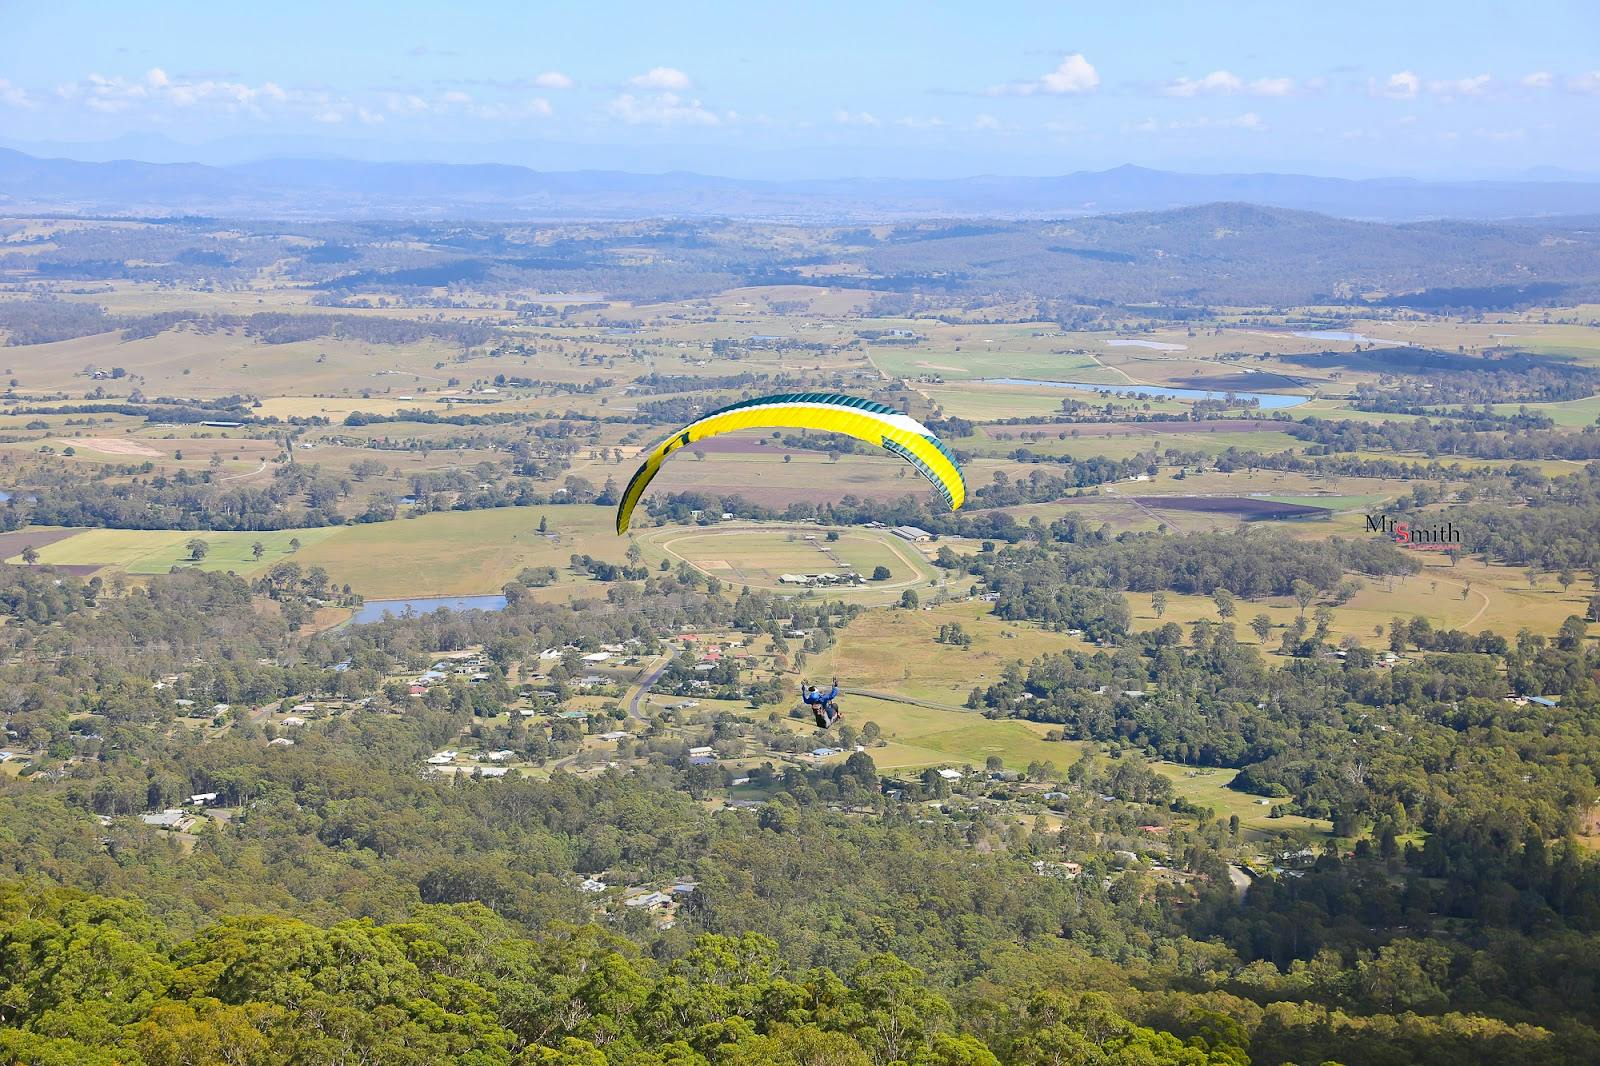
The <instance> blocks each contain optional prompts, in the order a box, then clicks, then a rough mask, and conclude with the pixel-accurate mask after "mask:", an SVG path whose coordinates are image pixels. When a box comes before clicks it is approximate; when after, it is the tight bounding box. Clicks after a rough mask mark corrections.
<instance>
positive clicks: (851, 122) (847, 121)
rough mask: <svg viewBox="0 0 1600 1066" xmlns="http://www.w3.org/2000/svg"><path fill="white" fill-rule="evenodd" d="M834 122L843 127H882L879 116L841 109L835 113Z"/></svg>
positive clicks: (868, 112) (866, 112)
mask: <svg viewBox="0 0 1600 1066" xmlns="http://www.w3.org/2000/svg"><path fill="white" fill-rule="evenodd" d="M833 121H835V122H837V123H838V124H839V125H841V126H881V125H882V123H881V122H879V121H878V116H876V115H874V114H873V113H872V112H870V111H846V110H845V109H844V108H842V107H841V108H839V109H838V110H837V111H835V112H834V113H833Z"/></svg>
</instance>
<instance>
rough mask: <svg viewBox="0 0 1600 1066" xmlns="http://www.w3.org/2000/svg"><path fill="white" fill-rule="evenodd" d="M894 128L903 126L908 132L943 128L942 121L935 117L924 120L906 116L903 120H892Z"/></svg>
mask: <svg viewBox="0 0 1600 1066" xmlns="http://www.w3.org/2000/svg"><path fill="white" fill-rule="evenodd" d="M894 124H895V125H896V126H904V127H905V128H906V129H908V130H936V129H940V128H941V127H943V126H944V119H942V118H940V117H939V116H937V115H931V116H929V117H927V118H924V117H922V116H920V115H906V116H905V117H904V118H897V119H895V120H894Z"/></svg>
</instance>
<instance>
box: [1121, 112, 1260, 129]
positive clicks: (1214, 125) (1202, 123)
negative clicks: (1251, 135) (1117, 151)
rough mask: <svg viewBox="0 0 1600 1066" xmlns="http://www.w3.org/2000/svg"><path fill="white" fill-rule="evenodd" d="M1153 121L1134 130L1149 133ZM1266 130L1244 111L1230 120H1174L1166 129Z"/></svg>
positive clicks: (1210, 118)
mask: <svg viewBox="0 0 1600 1066" xmlns="http://www.w3.org/2000/svg"><path fill="white" fill-rule="evenodd" d="M1153 121H1154V120H1153V119H1146V120H1145V121H1144V122H1142V123H1140V124H1139V126H1138V127H1136V128H1137V129H1138V130H1139V131H1140V132H1142V133H1149V132H1151V131H1152V130H1153V128H1154V127H1152V126H1151V123H1152V122H1153ZM1266 128H1267V124H1266V122H1265V121H1263V120H1262V118H1261V116H1260V115H1258V114H1256V113H1255V112H1254V111H1246V112H1245V113H1244V114H1242V115H1234V116H1232V117H1230V118H1212V117H1211V116H1209V115H1201V116H1200V117H1199V118H1184V119H1174V120H1173V121H1171V122H1169V123H1167V129H1169V130H1204V129H1234V130H1257V131H1259V130H1264V129H1266Z"/></svg>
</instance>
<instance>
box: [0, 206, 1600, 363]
mask: <svg viewBox="0 0 1600 1066" xmlns="http://www.w3.org/2000/svg"><path fill="white" fill-rule="evenodd" d="M3 188H4V181H3V178H0V189H3ZM3 207H4V194H3V193H0V208H3ZM232 231H237V233H238V234H239V235H238V236H237V237H235V238H229V237H227V236H225V235H222V234H219V232H218V227H217V225H216V223H215V222H214V221H211V220H206V219H171V220H165V221H162V222H160V223H150V224H145V225H137V224H125V225H119V226H117V227H109V226H101V227H82V228H79V229H64V230H62V231H60V232H57V233H54V234H52V236H51V239H50V240H49V241H48V242H45V241H42V240H32V241H31V246H30V251H29V254H28V255H27V256H26V262H27V266H28V268H29V272H30V276H34V277H38V278H48V279H53V280H56V281H60V282H79V281H117V280H126V281H140V282H155V283H168V284H171V283H177V284H196V283H210V282H212V281H215V282H231V283H247V282H249V281H250V279H252V278H254V277H256V276H257V274H258V272H260V271H262V270H264V269H268V268H270V269H272V270H274V271H277V270H282V271H283V272H284V276H285V277H286V278H288V279H289V280H292V281H294V282H296V283H301V284H304V285H306V286H307V287H309V288H311V289H312V290H314V291H315V293H316V297H315V298H316V300H317V301H319V302H323V303H327V304H338V303H339V302H340V301H341V300H343V299H346V298H350V297H359V296H365V295H370V294H371V293H373V292H378V293H385V294H391V295H401V296H408V297H419V296H422V295H424V294H426V293H427V292H428V291H429V290H430V288H432V287H435V286H445V285H459V284H471V285H474V286H477V287H481V288H484V289H487V290H491V291H513V290H517V291H520V290H525V289H532V290H540V291H550V292H555V291H566V290H578V291H599V292H600V293H602V294H603V295H604V296H606V297H607V298H611V299H636V300H657V299H667V298H672V299H680V298H684V297H687V296H692V295H704V294H707V293H712V292H717V291H721V290H723V289H726V288H728V287H730V286H738V285H756V284H799V285H810V284H814V283H815V276H814V274H813V273H812V271H813V270H814V268H815V267H816V265H817V263H819V262H825V261H831V262H835V263H837V264H838V269H836V270H834V271H832V272H830V274H829V284H830V285H831V286H834V287H837V288H851V289H859V290H863V291H870V292H872V293H873V294H875V295H874V300H875V303H874V307H875V308H876V309H877V310H879V311H883V312H885V313H903V312H904V311H905V310H907V309H909V308H910V307H911V306H912V304H913V303H914V302H915V301H916V300H917V299H918V298H919V294H920V298H921V299H922V300H924V301H929V300H934V301H942V306H949V305H951V304H952V303H954V304H956V305H963V304H966V305H972V306H977V305H981V304H984V303H986V302H989V301H992V300H994V299H995V298H999V299H1001V300H1005V301H1014V302H1018V303H1021V304H1024V305H1025V306H1030V307H1034V308H1035V309H1036V311H1035V313H1036V314H1037V315H1038V316H1039V317H1042V318H1052V317H1059V318H1065V317H1070V316H1071V315H1072V314H1074V313H1081V309H1082V308H1083V307H1085V306H1089V307H1095V306H1101V307H1103V306H1107V305H1130V306H1138V307H1139V308H1141V309H1143V310H1144V311H1146V312H1151V313H1163V314H1170V315H1174V316H1180V317H1192V316H1193V315H1196V314H1202V313H1203V312H1202V311H1201V310H1200V309H1201V308H1203V307H1205V306H1206V305H1211V306H1230V305H1231V306H1240V305H1245V306H1249V305H1259V304H1266V305H1277V306H1293V305H1296V304H1319V305H1321V304H1344V305H1347V306H1351V307H1370V306H1373V305H1374V304H1381V305H1386V306H1413V307H1421V308H1426V309H1430V310H1436V311H1437V310H1443V311H1451V310H1456V309H1461V310H1469V309H1478V310H1488V309H1495V308H1509V307H1525V306H1530V305H1538V304H1543V305H1550V304H1552V303H1557V302H1565V303H1568V304H1573V303H1582V302H1584V301H1593V300H1596V299H1600V226H1597V225H1596V224H1595V223H1594V221H1593V220H1592V219H1566V220H1563V219H1546V220H1527V221H1520V222H1462V221H1433V222H1416V223H1406V224H1399V225H1396V224H1388V223H1377V222H1359V221H1353V220H1350V219H1342V218H1334V217H1330V216H1328V215H1319V214H1313V213H1310V212H1305V211H1292V210H1287V209H1283V208H1275V207H1259V206H1254V205H1251V204H1247V203H1238V202H1229V203H1211V204H1205V205H1200V206H1194V207H1184V208H1179V209H1176V210H1169V211H1157V212H1145V213H1135V214H1126V215H1096V216H1094V217H1086V218H1075V219H1071V220H1058V221H1053V222H1038V221H1022V222H1006V221H982V220H972V219H967V220H951V219H944V220H941V221H929V222H908V223H903V224H899V225H895V226H890V227H864V226H852V227H823V228H800V227H792V226H782V225H754V224H748V223H733V222H726V221H709V220H707V221H697V222H685V221H656V222H646V223H637V224H627V225H615V226H581V227H580V226H550V227H517V226H512V225H501V224H493V223H477V224H466V225H463V224H458V223H433V222H370V223H361V224H350V223H315V222H301V223H292V224H281V223H274V222H267V221H256V222H233V223H230V232H232ZM797 237H801V238H802V239H799V240H796V238H797ZM641 249H644V250H645V251H646V253H647V254H641ZM14 258H20V257H14ZM1155 305H1159V308H1158V309H1157V310H1156V311H1154V312H1152V307H1153V306H1155ZM47 311H49V312H52V313H53V314H54V315H55V316H57V317H59V316H60V315H63V314H67V313H69V312H70V313H71V314H73V315H75V316H76V317H75V318H74V320H73V321H71V322H70V323H61V322H55V323H45V322H42V321H40V319H41V316H43V315H44V314H45V312H47ZM181 317H182V315H181V314H179V313H176V312H174V313H170V314H163V315H147V316H144V318H143V319H142V320H141V321H137V322H129V321H123V320H118V321H111V320H110V319H108V318H106V317H105V316H104V315H103V314H98V313H97V309H95V308H93V307H91V306H86V305H83V304H67V303H64V302H61V301H57V302H55V303H54V304H53V305H52V306H51V307H48V308H44V307H42V305H41V304H40V303H39V302H37V301H30V302H21V301H18V302H13V303H10V304H7V305H4V306H0V328H5V329H7V330H8V333H9V336H10V337H11V338H12V339H11V341H10V343H13V344H17V343H29V342H31V341H32V340H35V339H60V338H61V337H62V336H77V335H81V334H83V333H89V332H99V331H104V330H107V329H111V328H115V327H118V326H121V327H123V328H132V329H134V333H135V335H146V336H148V335H151V333H153V332H159V331H160V330H161V329H164V328H170V326H172V325H173V324H174V322H175V320H177V319H179V318H181ZM191 317H192V316H191ZM286 317H288V318H289V320H290V321H292V320H293V319H296V318H298V319H305V320H306V321H304V322H301V323H299V324H298V326H291V325H288V324H286V322H285V321H284V320H285V319H286ZM258 320H260V321H259V322H258ZM218 324H221V323H218ZM248 325H249V326H250V327H251V328H252V329H254V328H256V327H257V326H259V327H260V329H261V331H263V332H262V336H263V339H266V340H268V341H269V342H275V341H276V340H277V339H287V338H286V337H284V336H283V335H284V334H285V332H286V331H288V330H296V329H297V330H298V331H299V332H300V334H301V335H305V331H306V330H310V331H311V332H312V333H315V332H318V331H319V330H320V331H321V332H328V331H329V330H332V329H334V328H335V327H338V328H342V329H344V330H346V331H347V332H348V330H349V329H350V328H352V321H351V320H348V319H345V320H340V321H338V322H336V321H335V320H333V319H331V318H329V317H327V316H317V317H316V318H315V319H313V318H312V317H311V316H292V317H290V316H283V315H273V316H270V318H267V319H263V316H261V315H256V316H252V317H251V320H250V322H249V323H248ZM63 327H67V329H66V332H63ZM361 328H362V329H363V330H365V331H371V330H373V329H375V328H377V327H374V326H372V325H370V324H368V325H366V326H363V327H361ZM388 328H390V329H396V330H400V329H404V330H408V331H409V332H410V333H412V334H415V333H416V332H417V330H418V329H419V328H421V327H417V326H415V325H411V324H406V325H400V324H391V325H390V326H389V327H388ZM426 329H427V331H428V332H430V333H433V334H442V333H444V332H446V331H450V330H455V331H456V335H454V336H452V337H450V338H449V339H452V340H455V341H457V342H459V343H481V341H479V340H475V339H472V338H469V337H466V336H464V335H461V334H460V329H461V327H453V326H444V325H441V324H437V323H434V324H429V325H428V326H427V327H426ZM379 339H384V340H392V339H393V337H392V335H391V336H386V337H383V338H379ZM441 339H444V338H443V337H441Z"/></svg>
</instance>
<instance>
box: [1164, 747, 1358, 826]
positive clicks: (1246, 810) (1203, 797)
mask: <svg viewBox="0 0 1600 1066" xmlns="http://www.w3.org/2000/svg"><path fill="white" fill-rule="evenodd" d="M1151 767H1152V769H1154V770H1155V771H1156V772H1157V773H1159V774H1161V775H1162V776H1163V777H1165V778H1167V779H1168V780H1169V781H1171V782H1172V787H1173V790H1174V791H1175V792H1176V793H1177V794H1178V795H1179V796H1182V797H1183V798H1184V799H1186V800H1188V801H1190V802H1191V803H1194V804H1196V805H1197V806H1201V807H1210V808H1211V809H1212V810H1213V811H1214V812H1216V816H1217V817H1218V818H1221V819H1224V820H1226V819H1227V818H1228V817H1229V816H1230V815H1234V814H1237V815H1238V816H1239V824H1240V825H1242V826H1244V827H1245V828H1246V829H1249V830H1252V831H1253V833H1254V834H1256V835H1260V836H1269V835H1273V834H1277V833H1281V832H1283V831H1285V830H1293V829H1303V830H1305V831H1306V832H1308V833H1311V834H1313V835H1314V836H1321V837H1325V836H1327V835H1328V834H1329V833H1331V832H1332V830H1333V826H1332V824H1331V823H1329V822H1326V821H1319V820H1317V819H1314V818H1303V817H1301V816H1300V815H1297V814H1291V815H1284V816H1283V817H1280V818H1272V817H1269V814H1270V812H1271V810H1272V807H1271V804H1270V803H1268V804H1264V803H1262V802H1261V799H1262V797H1260V796H1252V795H1250V794H1249V793H1245V792H1235V791H1234V790H1233V789H1231V788H1229V787H1228V784H1229V782H1231V781H1232V780H1233V779H1234V777H1236V776H1237V775H1238V771H1237V770H1228V769H1222V768H1210V767H1195V766H1183V765H1181V764H1179V763H1170V762H1156V763H1152V764H1151ZM1277 802H1282V801H1281V800H1280V801H1277Z"/></svg>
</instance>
